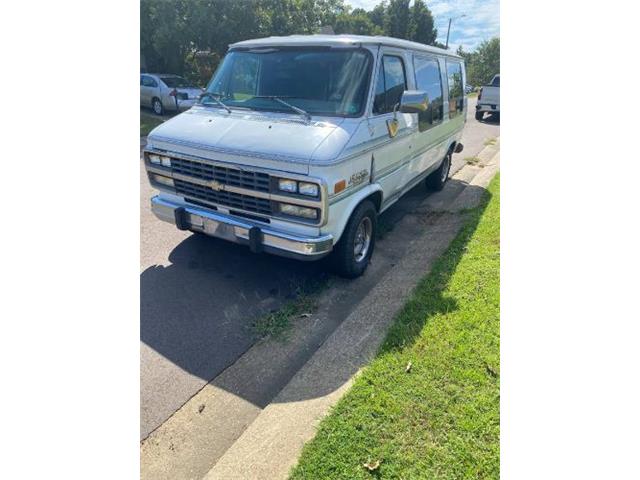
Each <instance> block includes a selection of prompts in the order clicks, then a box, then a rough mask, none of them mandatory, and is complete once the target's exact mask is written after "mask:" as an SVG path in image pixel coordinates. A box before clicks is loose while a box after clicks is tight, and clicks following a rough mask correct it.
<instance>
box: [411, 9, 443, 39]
mask: <svg viewBox="0 0 640 480" xmlns="http://www.w3.org/2000/svg"><path fill="white" fill-rule="evenodd" d="M437 36H438V31H437V30H436V29H435V28H434V25H433V15H431V11H430V10H429V9H428V8H427V5H426V4H425V3H424V1H423V0H415V2H414V3H413V7H411V21H410V24H409V38H410V39H411V40H413V41H414V42H419V43H424V44H425V45H433V44H434V42H435V41H436V37H437Z"/></svg>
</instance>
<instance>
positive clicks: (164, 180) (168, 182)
mask: <svg viewBox="0 0 640 480" xmlns="http://www.w3.org/2000/svg"><path fill="white" fill-rule="evenodd" d="M151 178H152V179H153V181H154V182H156V183H159V184H160V185H164V186H166V187H171V188H174V184H173V178H169V177H165V176H164V175H155V174H153V175H152V176H151Z"/></svg>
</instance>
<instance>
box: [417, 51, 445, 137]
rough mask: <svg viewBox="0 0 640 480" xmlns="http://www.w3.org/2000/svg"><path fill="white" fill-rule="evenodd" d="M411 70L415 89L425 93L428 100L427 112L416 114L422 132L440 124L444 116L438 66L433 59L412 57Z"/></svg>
mask: <svg viewBox="0 0 640 480" xmlns="http://www.w3.org/2000/svg"><path fill="white" fill-rule="evenodd" d="M413 68H414V70H415V72H416V85H417V88H418V90H422V91H423V92H426V94H427V98H428V100H429V106H428V107H427V110H426V111H424V112H420V113H419V114H418V129H419V131H421V132H424V131H425V130H428V129H430V128H431V127H433V126H434V125H437V124H439V123H440V122H442V117H443V114H444V111H443V103H442V77H441V76H440V65H439V64H438V61H437V60H435V59H431V58H424V57H414V58H413Z"/></svg>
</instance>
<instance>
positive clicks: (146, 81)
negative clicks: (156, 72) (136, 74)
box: [142, 75, 158, 87]
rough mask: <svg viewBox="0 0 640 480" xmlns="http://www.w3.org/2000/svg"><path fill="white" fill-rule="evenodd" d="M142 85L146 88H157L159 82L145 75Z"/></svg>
mask: <svg viewBox="0 0 640 480" xmlns="http://www.w3.org/2000/svg"><path fill="white" fill-rule="evenodd" d="M142 85H143V86H145V87H157V86H158V82H156V81H155V80H154V79H153V78H151V77H148V76H146V75H145V76H143V77H142Z"/></svg>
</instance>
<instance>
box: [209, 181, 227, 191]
mask: <svg viewBox="0 0 640 480" xmlns="http://www.w3.org/2000/svg"><path fill="white" fill-rule="evenodd" d="M209 186H210V187H211V188H212V189H213V190H215V191H216V192H219V191H220V190H224V184H223V183H220V182H219V181H217V180H211V181H210V182H209Z"/></svg>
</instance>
